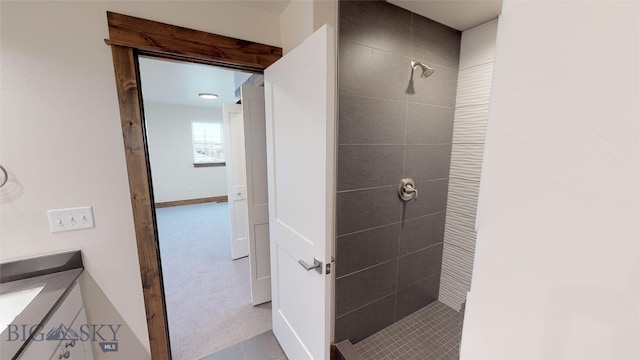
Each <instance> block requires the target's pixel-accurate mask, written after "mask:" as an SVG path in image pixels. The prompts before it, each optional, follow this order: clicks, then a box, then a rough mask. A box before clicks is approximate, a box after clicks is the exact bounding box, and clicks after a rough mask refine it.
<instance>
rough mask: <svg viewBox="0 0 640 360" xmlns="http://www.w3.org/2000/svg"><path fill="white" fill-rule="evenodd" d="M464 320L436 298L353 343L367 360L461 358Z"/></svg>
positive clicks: (459, 314)
mask: <svg viewBox="0 0 640 360" xmlns="http://www.w3.org/2000/svg"><path fill="white" fill-rule="evenodd" d="M462 320H463V315H462V314H461V313H458V312H456V311H455V310H453V309H451V308H449V307H448V306H446V305H445V304H443V303H441V302H439V301H435V302H433V303H431V304H429V305H427V306H425V307H423V308H422V309H420V310H418V311H416V312H414V313H413V314H411V315H409V316H407V317H405V318H404V319H402V320H400V321H398V322H396V323H394V324H392V325H391V326H389V327H386V328H384V329H382V330H380V331H379V332H377V333H375V334H373V335H371V336H369V337H368V338H366V339H364V340H362V341H360V342H359V343H356V344H355V345H354V346H355V347H356V350H358V352H359V353H360V355H362V357H363V358H364V359H366V360H391V359H402V360H425V359H429V360H432V359H433V360H436V359H458V358H459V357H460V336H461V334H462Z"/></svg>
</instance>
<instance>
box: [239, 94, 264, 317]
mask: <svg viewBox="0 0 640 360" xmlns="http://www.w3.org/2000/svg"><path fill="white" fill-rule="evenodd" d="M241 93H242V114H243V117H244V141H245V158H246V166H247V167H246V174H247V181H246V183H247V207H248V210H249V212H248V215H249V217H248V219H249V264H250V268H251V302H252V303H253V305H258V304H262V303H265V302H267V301H271V265H270V261H269V196H268V193H267V154H266V152H267V143H266V141H267V139H266V124H265V114H264V88H260V87H257V86H247V85H244V86H242V89H241Z"/></svg>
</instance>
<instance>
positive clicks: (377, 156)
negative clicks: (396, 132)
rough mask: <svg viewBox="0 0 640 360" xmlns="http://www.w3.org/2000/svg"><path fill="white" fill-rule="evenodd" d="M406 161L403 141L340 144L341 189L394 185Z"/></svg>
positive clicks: (339, 169)
mask: <svg viewBox="0 0 640 360" xmlns="http://www.w3.org/2000/svg"><path fill="white" fill-rule="evenodd" d="M403 163H404V145H339V146H338V191H342V190H353V189H362V188H370V187H376V186H385V185H393V184H395V183H397V182H398V181H399V179H401V178H402V165H403Z"/></svg>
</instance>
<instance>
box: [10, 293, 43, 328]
mask: <svg viewBox="0 0 640 360" xmlns="http://www.w3.org/2000/svg"><path fill="white" fill-rule="evenodd" d="M42 289H44V285H41V286H38V287H34V288H30V289H24V290H18V291H13V292H10V293H7V294H3V295H0V329H1V330H0V331H4V329H5V328H6V327H7V326H8V325H9V324H11V323H12V322H13V320H15V318H16V316H18V315H20V313H21V312H22V310H24V309H25V308H26V307H27V306H28V305H29V303H31V301H33V299H34V298H35V297H36V296H37V295H38V293H40V291H41V290H42Z"/></svg>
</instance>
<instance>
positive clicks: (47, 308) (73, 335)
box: [0, 251, 93, 360]
mask: <svg viewBox="0 0 640 360" xmlns="http://www.w3.org/2000/svg"><path fill="white" fill-rule="evenodd" d="M82 271H83V266H82V257H81V255H80V251H75V252H69V253H63V254H55V255H49V256H43V257H38V258H32V259H25V260H19V261H14V262H10V263H4V264H0V321H2V322H1V323H0V326H2V337H1V338H0V344H1V346H0V358H1V359H23V360H30V359H38V360H46V359H51V360H53V359H55V360H61V359H83V360H84V359H91V360H92V359H93V351H92V349H91V340H92V339H91V336H90V335H91V334H90V333H91V331H90V330H91V327H90V326H89V325H88V324H87V318H86V314H85V311H84V304H83V302H82V295H81V293H80V285H79V283H78V281H79V277H80V274H82Z"/></svg>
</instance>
